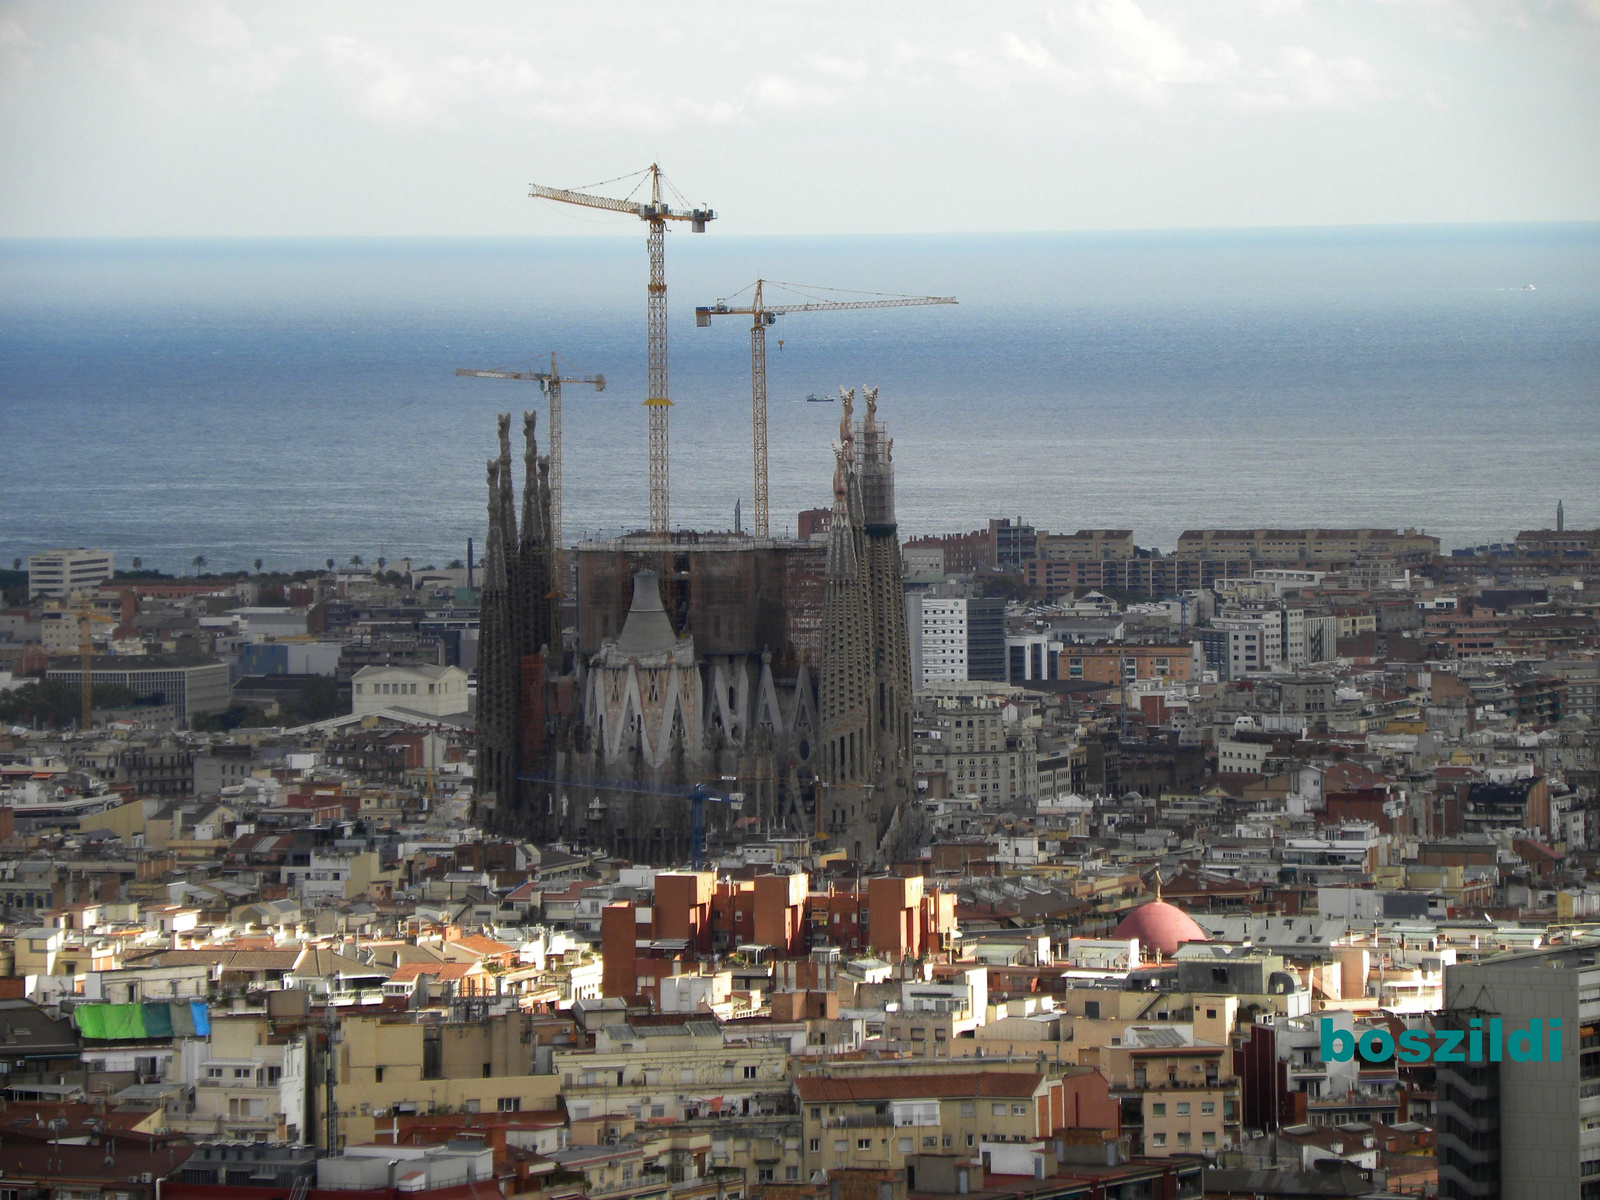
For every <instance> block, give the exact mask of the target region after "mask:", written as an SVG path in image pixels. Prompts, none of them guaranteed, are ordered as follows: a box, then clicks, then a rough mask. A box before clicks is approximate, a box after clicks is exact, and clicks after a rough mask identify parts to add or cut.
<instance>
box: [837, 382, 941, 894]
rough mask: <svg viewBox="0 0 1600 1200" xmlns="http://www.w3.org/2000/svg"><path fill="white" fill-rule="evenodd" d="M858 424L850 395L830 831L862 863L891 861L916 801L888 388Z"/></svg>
mask: <svg viewBox="0 0 1600 1200" xmlns="http://www.w3.org/2000/svg"><path fill="white" fill-rule="evenodd" d="M864 395H865V398H866V414H865V416H864V417H863V419H862V421H861V422H860V424H859V425H858V424H856V423H855V422H854V421H853V416H854V399H855V393H854V392H852V391H846V390H845V389H843V388H841V389H840V392H839V397H840V400H841V401H842V403H841V408H842V410H843V412H842V415H841V419H840V425H839V444H838V446H837V447H836V448H835V467H834V517H833V526H832V528H831V530H830V531H829V535H828V560H827V570H826V591H825V593H824V599H823V610H822V612H823V615H822V656H821V671H820V678H819V680H818V692H819V699H818V719H819V722H820V725H821V735H822V745H821V756H820V763H821V773H822V777H823V779H824V781H825V782H827V783H828V785H829V786H828V787H827V788H825V789H823V794H822V796H821V797H820V798H819V800H818V804H819V805H821V806H822V808H823V817H824V821H823V824H824V825H825V826H826V827H827V828H828V830H829V833H830V836H832V837H833V838H834V839H835V840H836V842H837V843H839V844H841V845H842V848H843V849H844V850H845V851H846V853H849V854H852V855H853V856H854V857H855V858H856V859H857V860H858V861H862V862H874V861H881V860H882V858H883V857H884V851H885V848H886V847H885V846H884V840H885V837H886V835H888V834H889V832H890V830H891V829H900V828H904V829H907V830H913V829H917V828H920V827H921V823H919V822H916V821H913V820H897V817H901V816H903V815H905V814H902V811H901V810H902V809H903V808H904V807H905V806H906V805H908V804H910V803H912V802H913V796H914V791H913V788H912V783H911V779H912V762H911V666H910V664H911V653H910V644H909V638H908V636H907V631H906V619H905V599H904V594H903V593H904V587H903V583H902V581H901V568H900V542H899V536H898V531H897V528H896V526H895V523H894V473H893V467H892V465H891V464H890V461H889V457H888V439H887V436H886V434H885V430H884V428H883V426H882V425H881V424H880V423H879V421H878V419H877V401H878V393H877V389H876V388H868V389H864Z"/></svg>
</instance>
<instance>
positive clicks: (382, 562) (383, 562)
mask: <svg viewBox="0 0 1600 1200" xmlns="http://www.w3.org/2000/svg"><path fill="white" fill-rule="evenodd" d="M388 561H389V560H388V559H387V558H385V557H384V556H383V555H381V554H380V555H378V570H380V571H381V570H383V568H384V566H385V565H386V564H387V563H388Z"/></svg>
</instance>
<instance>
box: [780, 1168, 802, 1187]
mask: <svg viewBox="0 0 1600 1200" xmlns="http://www.w3.org/2000/svg"><path fill="white" fill-rule="evenodd" d="M783 1179H784V1182H785V1183H798V1182H799V1181H800V1168H799V1167H785V1168H784V1169H783Z"/></svg>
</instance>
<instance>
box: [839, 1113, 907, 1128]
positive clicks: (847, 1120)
mask: <svg viewBox="0 0 1600 1200" xmlns="http://www.w3.org/2000/svg"><path fill="white" fill-rule="evenodd" d="M822 1127H823V1128H824V1129H893V1128H894V1118H893V1117H892V1116H890V1115H889V1114H888V1113H866V1114H863V1115H861V1116H853V1117H829V1118H828V1119H827V1120H825V1121H823V1122H822Z"/></svg>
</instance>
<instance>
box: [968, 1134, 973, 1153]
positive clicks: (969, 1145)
mask: <svg viewBox="0 0 1600 1200" xmlns="http://www.w3.org/2000/svg"><path fill="white" fill-rule="evenodd" d="M967 1149H968V1150H971V1149H972V1135H971V1134H970V1133H969V1134H967Z"/></svg>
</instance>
